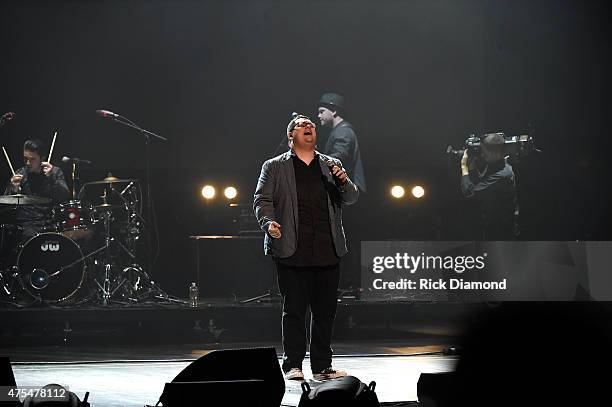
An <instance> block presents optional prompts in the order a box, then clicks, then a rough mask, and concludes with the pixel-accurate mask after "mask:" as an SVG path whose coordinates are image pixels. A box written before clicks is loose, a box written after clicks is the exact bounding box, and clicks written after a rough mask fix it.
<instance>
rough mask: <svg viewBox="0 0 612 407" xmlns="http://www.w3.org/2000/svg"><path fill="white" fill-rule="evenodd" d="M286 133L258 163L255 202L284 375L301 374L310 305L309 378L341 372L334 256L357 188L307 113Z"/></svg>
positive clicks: (341, 247) (341, 246) (342, 249)
mask: <svg viewBox="0 0 612 407" xmlns="http://www.w3.org/2000/svg"><path fill="white" fill-rule="evenodd" d="M287 139H288V144H289V151H287V152H286V153H284V154H281V155H279V156H277V157H274V158H272V159H269V160H267V161H266V162H265V163H264V164H263V166H262V169H261V174H260V175H259V181H258V183H257V188H256V190H255V197H254V202H253V209H254V211H255V216H256V217H257V220H258V222H259V225H260V226H261V228H262V229H263V231H264V232H265V238H264V251H265V253H266V254H267V255H270V256H272V258H273V259H274V262H275V264H276V270H277V276H278V287H279V291H280V293H281V295H282V300H283V313H282V328H283V338H282V340H283V350H284V356H283V371H284V372H285V378H286V379H288V380H303V379H304V373H303V372H302V361H303V359H304V357H305V355H306V312H307V309H308V307H310V311H311V315H312V325H311V328H312V329H311V335H310V364H311V369H312V373H313V378H314V379H315V380H328V379H334V378H338V377H342V376H346V372H342V371H337V370H335V369H333V368H332V363H331V362H332V349H331V336H332V329H333V323H334V319H335V316H336V306H337V299H336V297H337V289H338V281H339V263H340V258H341V257H342V256H344V255H345V254H347V252H348V251H347V248H346V238H345V235H344V229H343V228H342V207H343V205H350V204H353V203H355V202H356V201H357V198H358V196H359V191H358V189H357V187H356V186H355V184H354V183H353V182H352V181H351V180H350V179H349V177H348V176H347V174H346V171H345V170H344V168H343V167H342V163H341V162H340V160H338V159H335V158H332V157H329V156H326V155H324V154H320V153H319V152H317V151H316V143H317V131H316V126H315V124H314V123H313V122H312V121H311V120H310V119H309V118H308V117H307V116H302V115H298V116H297V117H295V118H294V119H293V120H291V121H290V122H289V125H288V126H287Z"/></svg>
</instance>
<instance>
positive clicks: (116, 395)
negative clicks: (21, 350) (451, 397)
mask: <svg viewBox="0 0 612 407" xmlns="http://www.w3.org/2000/svg"><path fill="white" fill-rule="evenodd" d="M279 362H280V359H279ZM189 363H191V361H190V360H165V361H164V360H152V361H135V360H125V361H121V360H116V361H98V362H70V363H65V362H52V363H40V362H39V363H37V362H29V363H23V362H22V363H14V364H13V372H14V374H15V379H16V381H17V384H18V385H19V386H43V385H45V384H48V383H58V384H61V385H65V386H68V387H69V389H70V391H72V392H75V393H76V394H77V395H78V396H79V398H81V399H82V398H83V396H84V394H85V392H86V391H89V392H90V396H89V401H90V403H91V405H92V406H140V407H142V406H144V405H145V404H150V405H154V404H155V403H156V402H157V400H158V398H159V395H160V394H161V391H162V389H163V386H164V384H165V383H166V382H169V381H171V380H172V379H173V378H174V376H176V375H177V374H178V373H179V372H180V371H181V370H182V369H183V368H185V367H186V366H187V365H188V364H189ZM455 364H456V357H453V356H444V355H442V354H441V353H440V354H419V353H415V354H412V355H411V354H407V355H401V354H396V355H393V354H382V355H371V356H369V355H364V354H352V355H340V356H335V357H334V366H335V367H336V368H337V369H341V370H346V371H347V372H348V373H349V374H351V375H353V376H356V377H358V378H359V379H361V380H362V381H363V382H365V383H369V382H370V381H372V380H374V381H376V383H377V386H376V392H377V394H378V398H379V400H380V401H381V402H398V401H415V400H416V399H417V381H418V378H419V375H420V374H421V373H424V372H446V371H452V370H453V369H454V367H455ZM239 368H240V367H237V369H239ZM303 368H304V372H305V374H306V379H307V380H308V381H309V382H310V384H311V386H316V385H317V384H318V383H316V382H312V375H311V373H310V365H309V360H308V358H307V359H306V360H305V361H304V366H303ZM285 387H286V388H285V395H284V397H283V402H282V405H283V406H297V404H298V402H299V398H300V395H301V392H302V390H301V388H300V383H299V382H295V381H292V382H288V381H286V382H285Z"/></svg>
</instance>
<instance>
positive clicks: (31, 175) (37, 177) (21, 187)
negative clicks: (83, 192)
mask: <svg viewBox="0 0 612 407" xmlns="http://www.w3.org/2000/svg"><path fill="white" fill-rule="evenodd" d="M45 154H46V149H45V145H44V144H43V142H42V141H40V140H27V141H26V142H25V143H24V144H23V161H24V164H25V165H24V166H23V167H21V168H19V169H18V170H17V171H15V175H14V176H13V177H11V179H10V182H9V183H8V185H7V187H6V190H5V191H4V195H13V194H24V195H34V196H39V197H44V198H49V199H50V200H51V202H50V203H49V204H46V205H19V206H18V207H17V209H16V214H15V220H14V223H15V224H16V225H18V226H21V227H22V228H23V231H22V236H21V239H22V241H23V240H26V239H29V238H31V237H33V236H35V235H36V234H38V233H40V232H43V231H44V229H45V227H46V226H48V225H50V224H51V215H50V205H54V204H58V203H61V202H64V201H66V200H68V198H69V195H70V192H69V190H68V185H66V179H65V178H64V173H63V171H62V169H61V168H59V167H56V166H54V165H52V164H51V163H49V162H47V161H44V160H45V159H46V156H45Z"/></svg>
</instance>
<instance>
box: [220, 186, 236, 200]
mask: <svg viewBox="0 0 612 407" xmlns="http://www.w3.org/2000/svg"><path fill="white" fill-rule="evenodd" d="M223 194H224V195H225V197H226V198H227V199H234V198H236V197H237V196H238V190H237V189H236V188H234V187H227V188H225V190H224V191H223Z"/></svg>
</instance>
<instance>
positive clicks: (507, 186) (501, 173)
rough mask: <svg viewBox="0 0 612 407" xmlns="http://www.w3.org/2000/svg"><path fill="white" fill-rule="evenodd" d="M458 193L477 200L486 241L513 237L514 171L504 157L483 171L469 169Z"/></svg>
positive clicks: (514, 207)
mask: <svg viewBox="0 0 612 407" xmlns="http://www.w3.org/2000/svg"><path fill="white" fill-rule="evenodd" d="M461 192H462V193H463V195H464V196H465V197H466V198H471V199H475V200H477V201H479V204H480V205H481V206H480V215H481V219H480V221H481V229H482V232H483V239H485V240H513V239H514V237H515V236H514V213H515V210H516V189H515V182H514V171H513V170H512V166H511V165H510V164H508V163H507V162H506V161H505V160H502V161H499V162H497V163H490V164H488V165H487V167H486V169H485V170H484V172H483V173H478V170H473V171H470V174H469V175H464V176H462V177H461Z"/></svg>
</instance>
